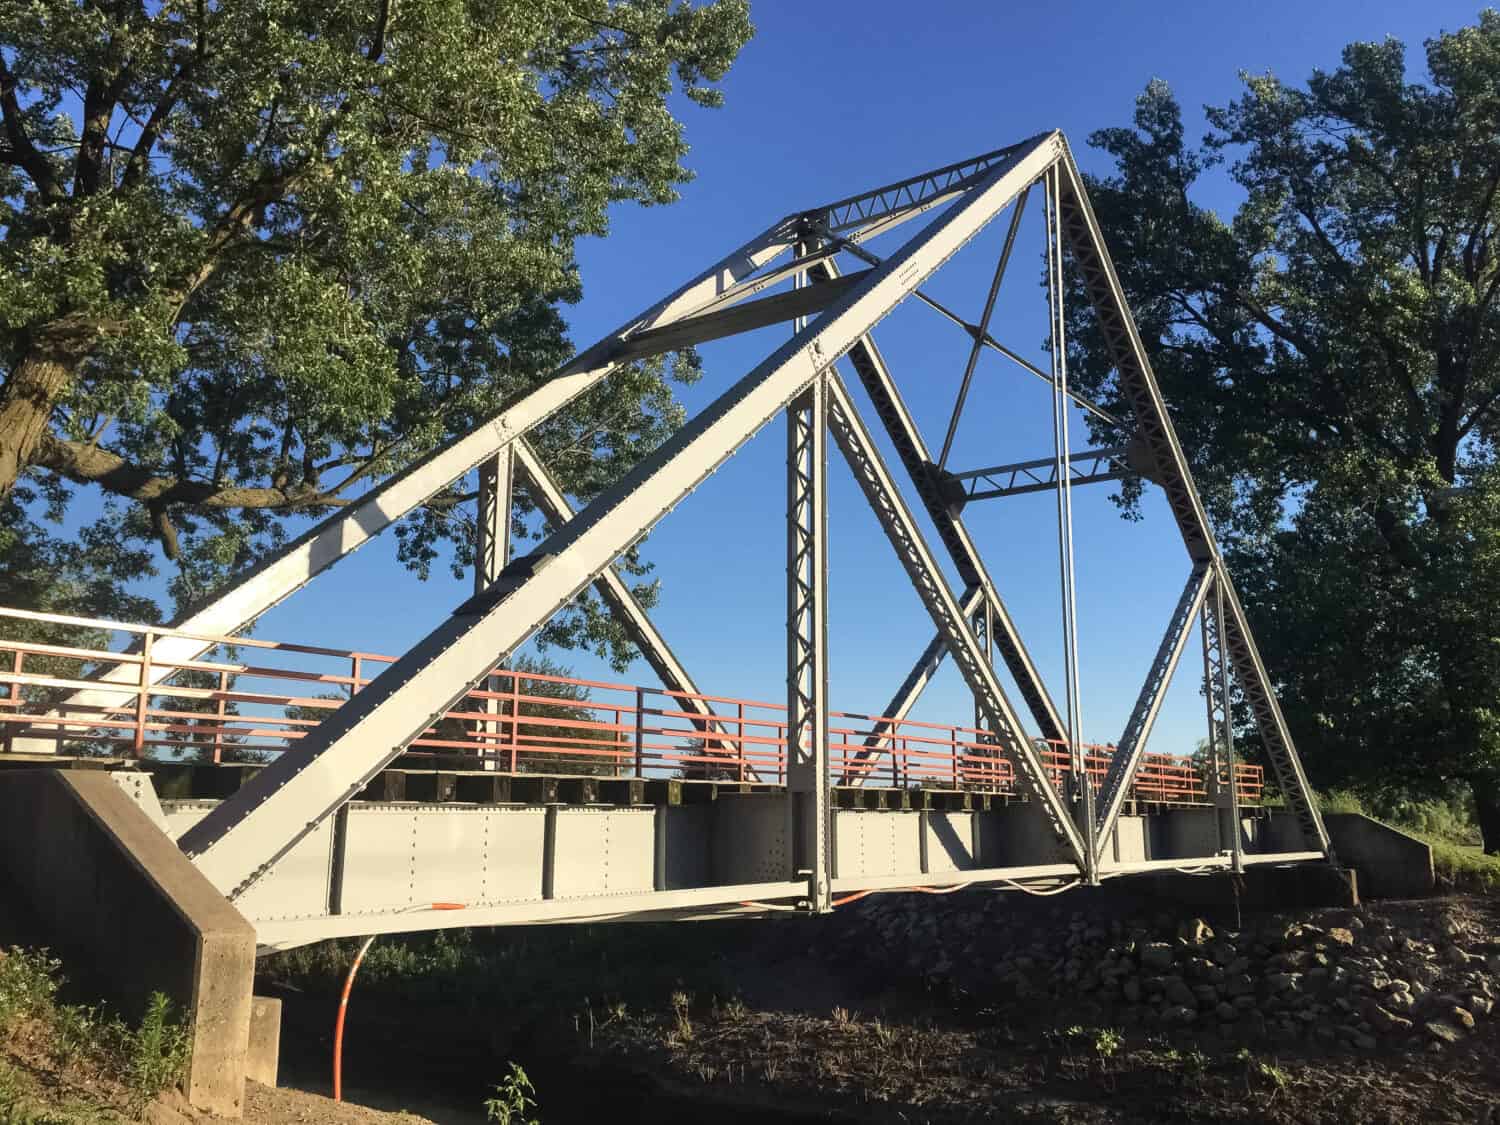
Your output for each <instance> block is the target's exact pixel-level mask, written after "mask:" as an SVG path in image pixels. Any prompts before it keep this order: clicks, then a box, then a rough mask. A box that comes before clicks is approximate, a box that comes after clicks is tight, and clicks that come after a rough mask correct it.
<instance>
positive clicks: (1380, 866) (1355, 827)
mask: <svg viewBox="0 0 1500 1125" xmlns="http://www.w3.org/2000/svg"><path fill="white" fill-rule="evenodd" d="M1323 824H1324V826H1325V827H1327V829H1328V837H1329V839H1330V840H1331V841H1332V842H1333V850H1334V852H1335V853H1336V854H1337V855H1338V857H1339V862H1340V863H1346V864H1348V865H1349V866H1350V867H1353V868H1355V869H1356V870H1357V871H1358V872H1359V884H1360V887H1361V889H1362V890H1363V891H1364V892H1365V894H1366V895H1367V896H1369V897H1371V898H1415V897H1417V896H1419V895H1429V894H1431V893H1432V891H1433V888H1434V887H1435V886H1436V883H1437V880H1436V876H1435V874H1434V871H1433V866H1432V848H1431V846H1430V845H1428V844H1424V843H1423V842H1422V841H1421V840H1418V839H1417V838H1416V837H1414V836H1408V835H1407V834H1406V833H1405V832H1402V831H1400V830H1398V829H1395V828H1392V827H1391V826H1390V825H1388V824H1382V823H1380V821H1378V820H1371V819H1370V818H1369V817H1367V816H1364V815H1362V814H1360V813H1324V814H1323Z"/></svg>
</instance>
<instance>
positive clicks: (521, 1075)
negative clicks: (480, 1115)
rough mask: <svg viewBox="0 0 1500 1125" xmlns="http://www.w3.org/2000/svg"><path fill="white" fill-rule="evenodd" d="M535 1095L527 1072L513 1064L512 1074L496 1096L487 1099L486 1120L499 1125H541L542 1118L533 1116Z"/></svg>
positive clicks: (496, 1092)
mask: <svg viewBox="0 0 1500 1125" xmlns="http://www.w3.org/2000/svg"><path fill="white" fill-rule="evenodd" d="M535 1093H536V1089H535V1088H534V1087H533V1086H532V1085H531V1079H530V1078H528V1077H527V1076H526V1072H525V1071H524V1070H522V1069H521V1067H520V1065H519V1064H517V1063H511V1064H510V1072H509V1073H508V1074H506V1076H505V1077H504V1078H503V1079H502V1080H501V1082H500V1084H499V1085H498V1086H496V1087H495V1096H494V1097H492V1098H486V1099H485V1103H484V1116H485V1120H486V1121H495V1122H498V1123H499V1125H541V1119H540V1118H538V1117H533V1116H531V1110H533V1109H535V1108H536V1104H537V1103H536V1099H535V1098H534V1097H532V1095H533V1094H535Z"/></svg>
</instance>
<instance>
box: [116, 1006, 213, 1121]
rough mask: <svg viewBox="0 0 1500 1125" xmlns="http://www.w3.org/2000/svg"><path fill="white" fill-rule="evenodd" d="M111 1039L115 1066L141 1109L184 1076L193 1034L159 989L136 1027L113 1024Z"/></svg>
mask: <svg viewBox="0 0 1500 1125" xmlns="http://www.w3.org/2000/svg"><path fill="white" fill-rule="evenodd" d="M112 1038H113V1039H114V1040H115V1042H114V1049H115V1053H116V1056H117V1064H116V1065H117V1067H118V1069H119V1071H120V1073H121V1076H122V1077H123V1078H124V1080H125V1083H126V1085H128V1086H129V1087H130V1090H131V1092H132V1094H133V1103H132V1104H133V1107H134V1108H135V1109H137V1110H139V1109H141V1108H144V1106H145V1105H146V1103H147V1102H149V1101H151V1100H152V1099H153V1098H155V1097H156V1096H157V1095H158V1094H160V1093H162V1092H163V1091H165V1090H168V1089H170V1088H172V1087H173V1086H176V1085H178V1084H179V1083H181V1082H182V1080H183V1079H184V1078H185V1077H186V1076H187V1066H188V1058H189V1055H190V1053H191V1051H192V1045H193V1040H192V1035H191V1034H190V1033H189V1032H188V1029H187V1027H186V1026H185V1025H183V1024H180V1023H177V1022H176V1021H174V1020H173V1018H172V1004H171V1001H169V1000H168V999H167V998H166V997H165V996H163V995H162V994H161V993H160V992H153V993H152V994H151V998H150V999H149V1000H148V1001H147V1003H146V1011H145V1014H144V1015H142V1016H141V1023H140V1026H139V1027H137V1028H135V1029H134V1030H130V1029H128V1028H126V1027H124V1026H123V1025H120V1024H116V1025H114V1028H113V1035H112Z"/></svg>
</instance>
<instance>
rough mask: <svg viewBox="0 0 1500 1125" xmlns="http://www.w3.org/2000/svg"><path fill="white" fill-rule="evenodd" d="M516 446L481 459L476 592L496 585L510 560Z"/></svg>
mask: <svg viewBox="0 0 1500 1125" xmlns="http://www.w3.org/2000/svg"><path fill="white" fill-rule="evenodd" d="M513 449H514V447H513V446H507V447H506V448H505V449H502V450H500V451H499V452H498V453H496V454H495V455H494V456H493V457H490V458H487V459H486V460H484V461H481V462H480V463H479V497H478V500H477V501H476V506H477V509H478V510H477V512H476V513H475V520H474V592H475V593H476V594H480V593H483V592H484V591H485V590H488V589H489V588H490V587H491V586H492V585H494V583H495V580H496V579H497V578H499V577H500V572H501V571H502V570H504V569H505V564H506V563H508V562H509V561H510V509H511V482H512V470H513V467H514V465H513V462H514V458H513V456H512V450H513Z"/></svg>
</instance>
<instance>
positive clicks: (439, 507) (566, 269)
mask: <svg viewBox="0 0 1500 1125" xmlns="http://www.w3.org/2000/svg"><path fill="white" fill-rule="evenodd" d="M752 30H753V29H752V28H751V25H750V22H749V18H748V8H747V5H746V4H745V2H744V0H712V2H709V3H703V4H694V3H688V2H679V0H535V2H529V3H524V4H522V3H508V4H458V3H453V2H452V0H411V2H403V3H401V4H400V5H397V4H395V3H393V2H376V3H350V2H347V0H333V2H332V3H322V4H303V3H299V2H296V0H253V2H251V3H245V4H224V5H204V4H194V3H186V2H182V0H170V2H167V3H163V4H154V5H118V6H114V7H110V8H103V9H101V8H96V7H90V6H80V5H77V4H75V3H72V2H71V0H0V59H3V64H4V71H3V74H0V86H3V88H4V89H5V90H6V92H7V96H6V98H5V99H0V100H3V101H4V103H5V104H4V106H3V107H0V111H3V115H4V126H5V129H6V135H7V137H8V138H9V139H8V141H7V143H6V145H5V146H3V147H0V371H3V372H4V374H5V382H4V384H3V386H0V502H4V507H0V546H3V545H4V537H9V539H10V541H11V542H13V543H15V544H18V545H19V546H20V547H21V548H23V549H22V550H21V551H20V553H19V554H18V555H16V556H14V557H13V556H12V554H11V552H10V551H9V550H6V551H3V552H0V558H3V559H4V562H3V564H0V592H3V590H4V588H5V586H6V585H7V584H10V585H14V586H19V587H25V586H28V585H29V586H32V587H35V588H34V589H32V590H31V592H30V594H29V596H22V597H20V598H19V600H20V601H21V602H22V604H25V605H28V606H37V605H44V604H46V603H48V602H49V601H51V602H55V601H57V600H60V598H61V599H62V600H67V599H72V600H73V601H74V602H75V603H77V602H80V601H81V602H82V603H84V605H86V606H87V607H89V608H92V609H94V610H95V611H102V610H104V609H106V608H107V607H108V606H110V605H111V604H112V603H117V602H119V601H120V600H121V599H122V598H124V597H125V596H126V595H125V593H124V590H125V587H126V585H128V582H129V581H130V580H131V579H133V578H137V577H140V576H142V575H144V574H148V573H149V572H150V570H151V568H152V567H153V566H154V565H155V562H154V560H155V557H156V556H155V553H154V550H152V549H151V547H152V545H153V544H155V545H157V546H159V547H160V549H161V551H162V552H164V553H165V555H166V556H167V557H168V558H169V559H171V560H173V561H174V562H175V573H174V574H173V575H172V578H171V582H170V590H171V595H172V598H173V601H174V603H175V606H176V608H177V609H179V610H181V609H182V608H184V607H187V606H191V605H193V604H195V603H197V602H199V601H201V600H202V599H203V598H204V597H205V596H206V595H207V594H208V593H209V592H210V591H212V590H213V589H215V588H217V587H218V586H220V585H221V584H222V583H223V582H224V581H225V580H226V579H227V578H228V577H230V576H231V575H233V574H236V573H239V572H241V571H243V570H244V569H245V568H247V567H248V566H250V565H252V563H253V562H254V561H255V560H256V559H257V558H259V557H262V556H263V555H264V554H265V553H266V552H267V551H269V550H271V549H273V548H275V547H276V546H277V545H278V544H280V543H281V542H283V541H284V540H285V539H286V537H287V534H288V529H287V521H288V519H302V518H306V517H317V516H321V515H324V514H326V513H328V512H330V511H332V510H334V508H335V507H336V506H337V505H340V504H343V503H345V502H347V500H348V499H349V498H350V497H351V496H355V495H357V494H358V493H360V492H361V491H362V490H363V489H364V488H365V487H367V485H368V484H369V482H370V481H371V480H373V479H378V478H379V477H380V476H381V475H383V474H386V473H389V472H392V471H394V470H398V469H400V468H401V467H403V466H405V465H408V464H410V463H411V462H412V461H414V460H416V459H418V458H420V457H422V456H423V455H424V454H425V453H426V452H428V451H429V450H431V449H432V448H433V447H434V446H435V445H438V444H439V443H441V442H443V441H444V440H446V439H447V438H448V437H450V436H452V435H454V434H456V433H459V432H462V431H465V430H467V429H468V428H470V427H471V426H472V425H473V424H474V423H475V422H476V421H477V420H479V419H482V418H484V417H486V416H488V415H490V414H491V413H493V412H494V411H495V410H496V409H498V408H500V407H501V406H502V405H504V404H507V403H512V402H514V401H516V400H517V399H518V398H519V397H521V396H522V395H524V394H526V393H527V392H528V391H530V390H531V389H532V388H534V387H535V386H536V385H537V384H538V383H539V382H540V381H541V380H542V379H544V378H545V377H546V376H547V375H548V374H549V373H550V372H551V371H552V370H553V369H554V368H555V367H556V366H557V365H558V364H559V363H561V362H562V361H563V360H564V359H565V358H566V357H567V355H568V354H569V353H570V351H571V348H572V345H571V344H570V342H569V340H568V339H567V335H566V325H565V323H564V320H563V317H562V315H561V312H560V309H561V306H563V305H564V304H566V303H569V302H572V301H576V300H577V299H578V297H579V293H580V290H579V279H578V270H577V263H576V260H575V257H574V246H575V243H576V241H577V240H578V239H579V238H584V237H597V236H601V235H604V234H605V233H607V231H608V219H609V210H610V208H611V207H612V206H614V205H616V204H619V203H626V202H635V203H639V204H644V205H652V204H662V203H669V202H671V201H672V200H673V199H675V198H676V194H677V188H678V186H679V185H681V184H682V183H684V182H685V181H687V180H688V179H689V178H690V176H691V173H690V172H689V171H688V169H687V168H686V166H685V165H684V159H685V157H686V154H687V151H688V148H687V145H686V143H685V141H684V136H683V124H682V122H681V121H680V120H678V118H677V117H676V116H674V113H673V109H674V108H675V106H677V105H681V104H683V103H682V102H678V101H676V98H677V96H678V94H681V95H684V96H685V99H686V101H687V102H690V103H694V104H696V105H698V106H714V105H717V104H718V103H719V101H720V92H719V90H718V89H717V84H718V83H719V82H720V81H721V80H722V79H723V77H724V76H725V74H726V73H727V71H728V69H729V67H730V65H731V63H732V62H733V61H734V59H735V57H736V55H737V54H738V52H739V50H740V48H741V46H742V45H743V44H744V43H745V42H746V40H747V39H748V38H749V36H750V35H751V34H752ZM699 371H700V367H699V361H698V358H697V356H696V354H694V353H693V352H691V350H689V351H686V352H683V353H680V354H678V355H676V356H669V357H658V358H656V359H652V360H645V361H641V362H639V363H636V364H634V365H631V366H630V367H629V368H628V369H627V370H625V371H623V372H621V373H619V374H618V375H617V376H616V377H613V378H611V379H610V380H608V381H607V382H606V383H605V384H603V385H601V386H599V387H596V388H595V389H594V390H592V391H590V392H589V393H587V394H585V395H583V396H581V397H580V398H579V399H578V400H577V401H575V402H574V403H573V404H572V405H571V406H570V409H569V410H568V412H567V414H566V417H560V418H556V419H553V420H551V421H549V422H548V423H547V424H546V425H544V426H542V427H540V428H539V429H538V430H537V431H536V432H535V433H534V435H533V439H534V441H535V443H536V444H537V446H538V447H539V451H540V452H541V453H542V455H543V457H544V459H545V460H546V461H547V462H548V463H549V465H550V466H552V467H553V469H554V471H555V472H556V474H557V475H558V477H559V478H560V480H561V481H562V483H563V484H564V486H565V487H566V488H567V490H568V491H569V492H570V493H572V494H574V495H575V496H577V497H579V498H580V499H583V500H587V499H591V498H592V497H593V496H594V495H596V494H597V493H598V492H599V491H600V490H601V489H603V488H605V487H608V485H609V484H611V483H612V482H613V481H615V480H618V479H619V477H620V476H621V475H622V474H623V473H624V472H626V471H627V470H628V469H629V468H630V467H631V466H632V465H633V464H634V463H635V462H636V461H637V460H638V459H639V458H640V456H641V455H642V454H643V453H644V452H646V451H648V450H650V449H652V448H654V447H655V446H656V445H657V444H658V443H659V442H660V441H661V440H662V439H663V438H664V437H665V436H666V435H667V434H669V433H670V432H671V431H672V430H673V429H674V428H675V427H676V426H677V425H678V424H680V421H681V418H682V411H681V407H680V405H679V404H678V403H677V402H676V400H675V397H674V392H673V387H674V383H676V382H684V381H690V380H692V379H695V378H697V377H698V374H699ZM38 418H40V421H41V423H42V425H41V427H40V429H41V437H40V438H39V439H37V440H35V442H34V444H33V440H32V437H31V436H30V435H31V434H32V433H34V432H36V431H37V429H38V427H37V426H36V425H34V424H33V423H35V422H36V421H37V419H38ZM21 474H25V475H24V476H22V475H21ZM18 476H19V477H20V479H21V481H22V484H21V486H20V487H18V488H17V489H16V490H15V491H14V492H12V491H11V488H12V486H13V485H15V484H16V482H17V479H18ZM82 489H90V490H95V489H97V490H102V491H103V494H104V497H105V503H104V505H103V509H102V513H101V514H100V515H99V516H98V517H97V518H94V517H93V516H92V515H89V516H88V517H85V516H84V515H83V514H82V508H83V506H80V505H77V504H76V503H75V501H76V499H77V497H78V495H79V492H80V490H82ZM471 490H472V482H465V481H462V480H461V481H459V482H456V483H455V485H454V486H453V487H451V488H448V489H446V490H444V491H443V492H442V493H440V494H439V495H437V496H435V497H434V498H433V499H432V500H431V501H430V502H429V503H428V504H427V506H426V507H425V508H424V509H422V510H421V511H419V512H417V513H415V514H413V515H412V516H411V517H410V518H408V519H407V520H405V521H403V523H402V524H401V525H400V526H399V527H398V535H397V549H398V554H399V556H400V558H401V559H402V560H403V561H404V562H405V563H406V564H407V565H408V566H410V567H411V568H413V569H414V570H416V571H417V572H418V573H419V574H422V575H424V576H425V575H426V574H427V573H428V571H429V570H430V568H431V565H432V563H433V562H434V561H436V560H437V559H438V558H439V557H440V556H441V554H442V552H443V550H444V549H445V548H449V549H451V550H452V553H453V554H452V558H453V567H454V568H455V570H462V569H463V568H465V567H467V566H468V565H470V562H471V554H472V546H471V543H470V537H471V525H470V521H469V519H468V518H467V516H461V515H460V514H459V512H460V511H461V509H460V507H459V505H461V504H464V503H465V502H466V501H467V500H468V498H469V497H470V496H471V495H472V491H471ZM7 495H9V497H10V498H11V499H10V500H9V501H6V500H5V498H6V496H7ZM515 515H516V520H517V521H518V530H522V531H524V530H526V529H527V528H528V527H530V522H528V518H529V517H530V516H531V515H532V508H531V505H530V504H529V502H528V501H526V500H525V499H524V497H523V498H522V500H521V502H520V506H519V507H518V509H517V512H516V513H515ZM65 516H66V517H69V518H70V520H71V521H72V522H73V523H78V522H82V523H83V524H84V531H83V534H82V541H83V543H85V544H87V546H86V547H80V548H78V549H73V548H70V547H69V545H68V540H69V539H71V538H73V535H74V529H73V528H71V527H70V528H69V532H68V534H67V535H65V536H64V535H59V534H57V533H56V531H55V530H54V529H53V528H51V527H49V526H48V521H49V520H56V519H60V518H62V517H65ZM294 530H295V528H294ZM51 557H58V558H64V559H65V561H67V562H68V563H69V564H70V565H71V566H72V567H73V568H74V570H75V571H77V572H78V573H80V575H81V576H82V582H83V589H82V590H81V591H80V590H77V589H75V588H74V587H72V586H68V587H67V589H66V592H65V594H64V595H59V594H57V593H54V591H53V589H52V585H51V582H50V580H49V579H48V568H47V566H46V560H47V559H49V558H51ZM626 562H627V566H628V567H629V568H630V569H631V570H632V571H633V572H634V573H635V574H636V575H637V576H640V575H642V574H644V568H643V567H641V566H640V564H639V561H638V559H637V558H636V557H635V556H634V555H633V554H632V555H631V556H629V557H628V558H627V560H626ZM62 577H63V578H65V579H66V578H69V575H67V574H66V573H65V574H64V575H62ZM643 593H644V594H645V595H646V596H647V597H648V598H649V597H650V594H651V587H650V586H649V585H643ZM80 594H81V595H82V596H81V597H80V596H79V595H80ZM4 600H6V601H14V600H18V599H16V598H12V597H6V598H5V599H4ZM80 608H82V606H80ZM598 611H599V606H598V605H597V602H595V601H593V600H592V595H590V596H589V597H587V598H585V599H584V600H583V601H582V602H581V603H580V605H579V606H578V607H575V609H574V611H573V612H572V613H571V614H569V615H566V616H565V618H564V620H563V621H562V622H561V623H559V624H557V625H556V626H554V627H553V628H552V630H551V632H550V633H549V634H548V635H547V639H549V640H552V641H555V642H556V643H563V644H571V645H588V646H589V647H591V648H595V649H598V650H600V651H602V652H604V653H606V654H608V655H609V656H610V657H611V658H613V659H616V660H619V661H623V660H625V659H628V655H629V649H628V644H627V643H626V641H625V640H624V638H623V635H622V634H620V633H619V632H618V631H615V630H612V629H611V628H610V627H609V626H608V625H607V624H605V623H604V621H603V620H602V618H601V615H600V614H599V612H598ZM131 616H139V614H131Z"/></svg>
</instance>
